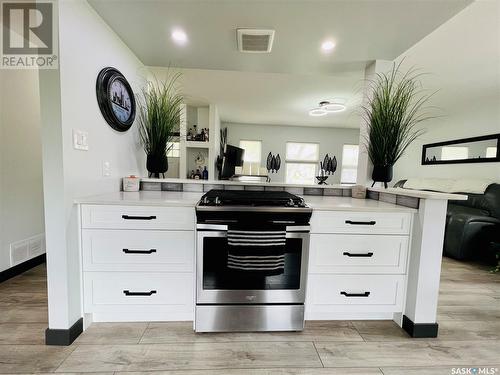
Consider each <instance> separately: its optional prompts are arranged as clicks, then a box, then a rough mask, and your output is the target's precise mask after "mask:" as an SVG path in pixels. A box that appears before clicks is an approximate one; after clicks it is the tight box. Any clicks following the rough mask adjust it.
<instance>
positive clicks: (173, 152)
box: [167, 142, 180, 158]
mask: <svg viewBox="0 0 500 375" xmlns="http://www.w3.org/2000/svg"><path fill="white" fill-rule="evenodd" d="M179 156H180V143H179V142H171V143H169V144H168V147H167V157H169V158H178V157H179Z"/></svg>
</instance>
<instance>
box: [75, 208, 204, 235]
mask: <svg viewBox="0 0 500 375" xmlns="http://www.w3.org/2000/svg"><path fill="white" fill-rule="evenodd" d="M194 226H195V212H194V207H151V206H111V205H110V206H98V205H83V206H82V227H83V228H96V229H97V228H101V229H162V230H194Z"/></svg>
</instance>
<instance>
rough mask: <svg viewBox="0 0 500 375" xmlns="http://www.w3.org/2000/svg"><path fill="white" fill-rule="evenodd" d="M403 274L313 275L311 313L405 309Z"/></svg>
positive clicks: (309, 289) (309, 287)
mask: <svg viewBox="0 0 500 375" xmlns="http://www.w3.org/2000/svg"><path fill="white" fill-rule="evenodd" d="M404 281H405V276H403V275H319V274H316V275H315V274H312V275H311V274H310V275H309V278H308V285H307V298H306V310H308V311H309V312H312V313H314V312H316V313H321V312H332V313H333V312H346V311H352V312H356V311H358V312H362V311H370V312H383V311H393V312H396V311H401V310H402V305H403V291H404Z"/></svg>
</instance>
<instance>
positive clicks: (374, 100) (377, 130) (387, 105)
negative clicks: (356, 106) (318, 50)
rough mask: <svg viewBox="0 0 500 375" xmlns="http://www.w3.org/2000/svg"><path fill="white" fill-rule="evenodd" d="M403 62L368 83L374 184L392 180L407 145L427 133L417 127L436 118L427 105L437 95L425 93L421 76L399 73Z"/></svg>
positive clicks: (365, 110)
mask: <svg viewBox="0 0 500 375" xmlns="http://www.w3.org/2000/svg"><path fill="white" fill-rule="evenodd" d="M400 67H401V63H399V64H397V65H396V64H394V65H393V66H392V69H391V71H390V72H388V73H378V74H377V75H376V77H375V78H374V79H372V80H369V82H368V90H367V91H368V92H367V99H366V103H367V104H366V105H363V106H362V116H363V119H364V120H365V121H366V123H367V130H368V132H367V133H368V135H367V137H366V142H367V149H368V156H369V157H370V160H371V162H372V164H373V173H372V179H373V184H372V186H373V185H375V182H383V183H384V186H385V187H386V188H387V183H388V182H390V181H392V176H393V173H392V169H393V166H394V164H395V163H396V162H397V161H398V160H399V158H400V157H401V156H402V155H403V154H404V152H405V151H406V149H407V148H408V146H409V145H410V144H411V143H412V142H413V141H414V140H415V139H417V138H418V137H419V136H421V135H422V134H423V133H424V130H423V129H420V128H417V125H418V124H419V123H421V122H423V121H426V120H429V119H432V118H434V117H435V116H432V115H431V113H430V111H429V109H430V107H427V106H426V103H427V102H428V101H429V99H430V98H431V97H432V96H433V95H434V94H435V92H434V93H430V94H426V93H425V91H424V90H423V89H422V85H421V83H420V81H419V77H420V76H421V74H422V73H418V72H417V71H416V70H415V69H410V70H409V71H408V72H406V73H402V72H401V71H400Z"/></svg>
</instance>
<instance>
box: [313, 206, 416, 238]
mask: <svg viewBox="0 0 500 375" xmlns="http://www.w3.org/2000/svg"><path fill="white" fill-rule="evenodd" d="M410 215H411V214H410V213H404V212H350V211H313V214H312V217H311V233H359V234H408V233H409V232H410V218H411V216H410Z"/></svg>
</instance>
